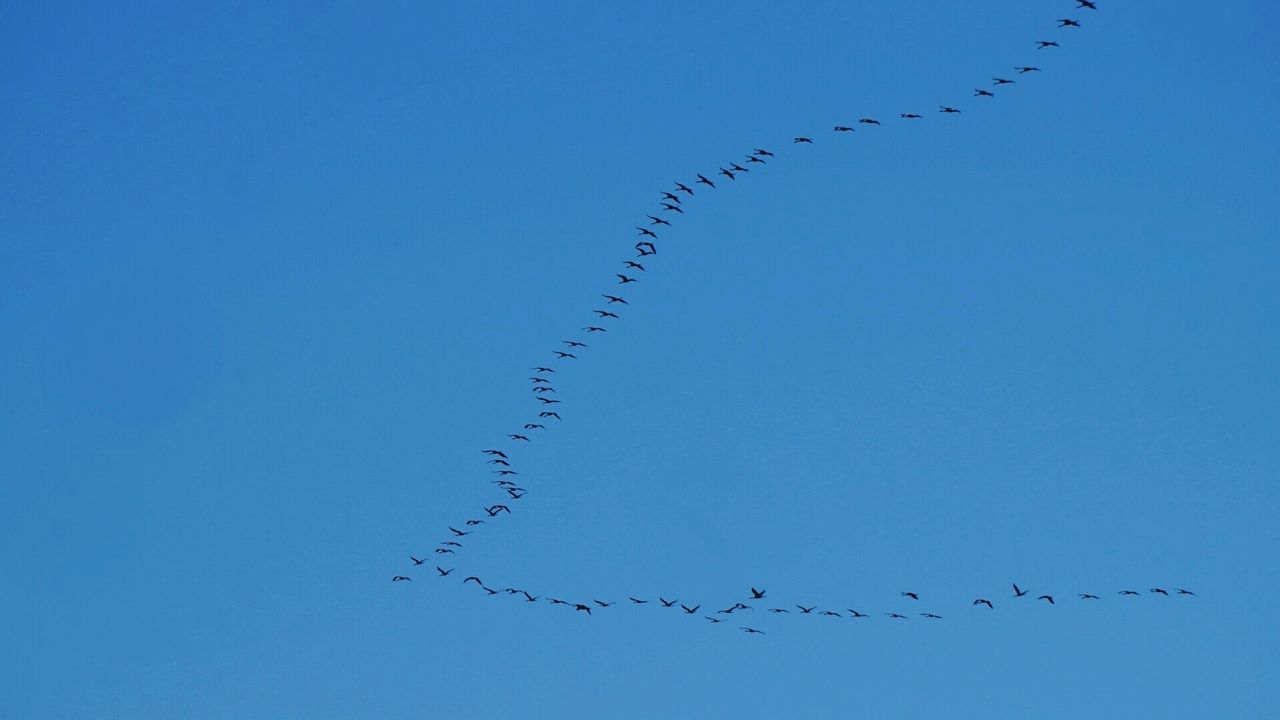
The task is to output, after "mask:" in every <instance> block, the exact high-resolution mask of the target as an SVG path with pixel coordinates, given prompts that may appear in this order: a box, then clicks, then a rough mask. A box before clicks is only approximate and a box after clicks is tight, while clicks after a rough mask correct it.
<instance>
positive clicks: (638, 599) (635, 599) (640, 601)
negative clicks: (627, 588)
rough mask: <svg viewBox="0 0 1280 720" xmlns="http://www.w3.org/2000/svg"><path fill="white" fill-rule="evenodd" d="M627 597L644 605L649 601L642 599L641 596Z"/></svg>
mask: <svg viewBox="0 0 1280 720" xmlns="http://www.w3.org/2000/svg"><path fill="white" fill-rule="evenodd" d="M627 599H628V600H630V601H631V602H633V603H635V604H636V605H644V604H645V603H647V602H649V601H648V600H641V599H640V598H633V597H628V598H627Z"/></svg>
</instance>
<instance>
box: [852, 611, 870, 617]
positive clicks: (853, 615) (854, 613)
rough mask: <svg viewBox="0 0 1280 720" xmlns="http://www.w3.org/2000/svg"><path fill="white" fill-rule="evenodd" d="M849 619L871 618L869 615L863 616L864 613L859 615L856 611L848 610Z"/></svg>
mask: <svg viewBox="0 0 1280 720" xmlns="http://www.w3.org/2000/svg"><path fill="white" fill-rule="evenodd" d="M849 617H851V618H864V617H871V616H870V615H866V614H864V613H860V612H858V611H857V610H850V611H849Z"/></svg>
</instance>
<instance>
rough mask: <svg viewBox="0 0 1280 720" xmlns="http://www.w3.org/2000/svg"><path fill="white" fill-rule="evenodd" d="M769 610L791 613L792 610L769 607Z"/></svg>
mask: <svg viewBox="0 0 1280 720" xmlns="http://www.w3.org/2000/svg"><path fill="white" fill-rule="evenodd" d="M769 612H771V613H790V612H791V611H790V610H788V609H786V608H769Z"/></svg>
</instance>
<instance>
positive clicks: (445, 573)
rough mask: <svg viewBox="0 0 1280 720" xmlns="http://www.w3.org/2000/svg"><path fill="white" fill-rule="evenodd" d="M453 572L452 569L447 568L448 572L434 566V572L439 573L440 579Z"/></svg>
mask: <svg viewBox="0 0 1280 720" xmlns="http://www.w3.org/2000/svg"><path fill="white" fill-rule="evenodd" d="M453 571H454V568H449V569H448V570H445V569H444V568H442V567H440V566H439V565H437V566H436V572H437V573H439V575H440V577H444V576H446V575H448V574H449V573H451V572H453Z"/></svg>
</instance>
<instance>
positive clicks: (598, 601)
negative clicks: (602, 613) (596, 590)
mask: <svg viewBox="0 0 1280 720" xmlns="http://www.w3.org/2000/svg"><path fill="white" fill-rule="evenodd" d="M591 602H593V603H595V604H597V605H599V606H600V607H609V606H610V605H617V603H616V602H605V601H603V600H595V599H593V600H592V601H591Z"/></svg>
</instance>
